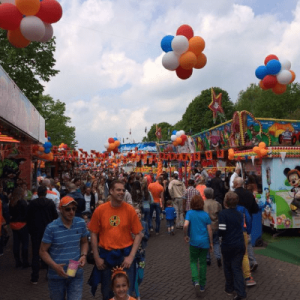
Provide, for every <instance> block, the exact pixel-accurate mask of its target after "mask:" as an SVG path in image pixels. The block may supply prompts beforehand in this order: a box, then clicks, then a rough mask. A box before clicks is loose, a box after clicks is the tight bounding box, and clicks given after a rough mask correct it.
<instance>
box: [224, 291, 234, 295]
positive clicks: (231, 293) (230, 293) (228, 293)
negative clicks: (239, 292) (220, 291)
mask: <svg viewBox="0 0 300 300" xmlns="http://www.w3.org/2000/svg"><path fill="white" fill-rule="evenodd" d="M224 292H225V293H226V294H227V295H228V296H233V295H234V292H227V291H226V290H225V291H224Z"/></svg>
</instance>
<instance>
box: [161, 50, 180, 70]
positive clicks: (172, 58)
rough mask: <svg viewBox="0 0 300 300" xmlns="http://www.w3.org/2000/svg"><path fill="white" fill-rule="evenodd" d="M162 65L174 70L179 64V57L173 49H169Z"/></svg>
mask: <svg viewBox="0 0 300 300" xmlns="http://www.w3.org/2000/svg"><path fill="white" fill-rule="evenodd" d="M162 65H163V66H164V67H165V68H166V69H167V70H170V71H174V70H176V69H177V68H178V66H179V58H178V56H177V55H176V54H175V53H174V52H173V51H169V52H167V53H166V54H165V55H164V56H163V58H162Z"/></svg>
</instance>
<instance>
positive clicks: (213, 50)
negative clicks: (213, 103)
mask: <svg viewBox="0 0 300 300" xmlns="http://www.w3.org/2000/svg"><path fill="white" fill-rule="evenodd" d="M241 2H243V5H241ZM61 3H62V5H63V8H64V16H63V18H62V20H61V21H60V22H58V23H57V24H55V25H54V30H55V35H56V36H57V50H56V53H55V57H56V59H57V65H56V67H57V69H59V70H60V74H59V75H57V76H56V77H55V78H53V79H52V80H51V82H50V83H47V84H45V85H46V93H49V94H50V95H51V96H52V97H54V98H55V99H60V100H62V101H64V102H66V103H67V114H69V115H70V117H72V125H74V126H76V134H77V139H78V141H79V146H80V147H81V148H85V149H95V148H96V149H98V150H103V149H104V148H103V144H104V142H105V140H106V138H108V137H111V136H115V134H116V133H117V134H118V135H119V136H121V137H127V136H128V132H129V129H130V128H131V129H132V133H133V137H134V139H135V140H136V141H139V140H141V138H142V136H143V135H144V128H145V126H147V127H148V129H149V128H150V126H151V125H152V124H153V123H155V122H162V121H166V122H170V123H172V124H174V123H175V122H177V121H178V120H179V119H180V117H181V115H182V114H183V113H184V111H185V108H186V107H187V105H188V103H189V102H190V101H191V100H192V99H194V97H196V96H197V95H199V94H200V92H201V90H203V89H207V88H210V87H211V86H219V87H221V88H223V89H225V90H226V91H227V92H228V93H229V95H230V97H231V99H232V101H236V99H237V95H238V93H239V91H240V90H242V89H246V88H247V86H249V85H250V83H253V82H258V80H257V79H256V78H255V76H254V71H255V69H256V68H257V67H258V66H259V65H261V64H262V63H263V61H264V57H265V56H266V55H268V54H270V53H275V54H277V55H278V56H279V57H285V58H288V59H290V60H291V61H292V69H293V70H294V71H295V72H296V74H297V73H298V74H299V72H300V65H299V61H300V60H299V55H300V54H299V53H300V51H299V47H300V40H299V39H300V37H299V34H298V33H299V30H300V5H299V3H298V5H297V8H296V9H295V11H294V19H293V20H290V21H281V20H279V19H278V18H277V16H276V15H274V14H271V13H268V14H263V15H257V14H255V13H254V11H253V10H252V8H251V7H250V6H247V5H246V4H245V3H247V2H246V1H241V0H236V1H234V0H212V1H199V0H187V1H179V0H176V1H164V2H162V1H160V2H159V1H154V0H149V1H138V0H131V1H121V0H114V1H100V0H85V1H82V0H73V1H66V0H63V1H61ZM184 23H186V24H189V25H191V26H192V27H193V29H194V32H195V35H200V36H202V37H203V38H204V40H205V42H206V48H205V50H204V53H205V54H206V56H207V58H208V63H207V65H206V66H205V68H203V69H201V70H195V71H194V72H193V75H192V77H191V78H189V79H188V80H185V81H183V80H180V79H178V78H177V76H176V74H175V72H170V71H167V70H165V69H164V68H163V67H162V65H161V59H162V56H163V54H162V50H161V49H160V41H161V39H162V37H163V36H164V35H167V34H173V35H175V33H176V30H177V28H178V27H179V26H180V25H181V24H184Z"/></svg>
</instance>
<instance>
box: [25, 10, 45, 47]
mask: <svg viewBox="0 0 300 300" xmlns="http://www.w3.org/2000/svg"><path fill="white" fill-rule="evenodd" d="M20 30H21V32H22V34H23V36H24V37H25V38H26V39H27V40H29V41H36V42H38V41H39V40H41V39H42V38H43V37H44V35H45V31H46V29H45V25H44V22H43V21H42V20H41V19H40V18H38V17H36V16H28V17H25V18H23V19H22V21H21V25H20Z"/></svg>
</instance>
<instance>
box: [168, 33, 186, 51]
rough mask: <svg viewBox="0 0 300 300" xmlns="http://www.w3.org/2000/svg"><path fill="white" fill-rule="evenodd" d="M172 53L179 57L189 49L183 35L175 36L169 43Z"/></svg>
mask: <svg viewBox="0 0 300 300" xmlns="http://www.w3.org/2000/svg"><path fill="white" fill-rule="evenodd" d="M171 46H172V49H173V51H174V52H175V53H176V54H177V55H180V54H182V53H184V52H186V51H187V50H188V48H189V41H188V39H187V38H186V37H185V36H183V35H177V36H175V37H174V39H173V40H172V43H171Z"/></svg>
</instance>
